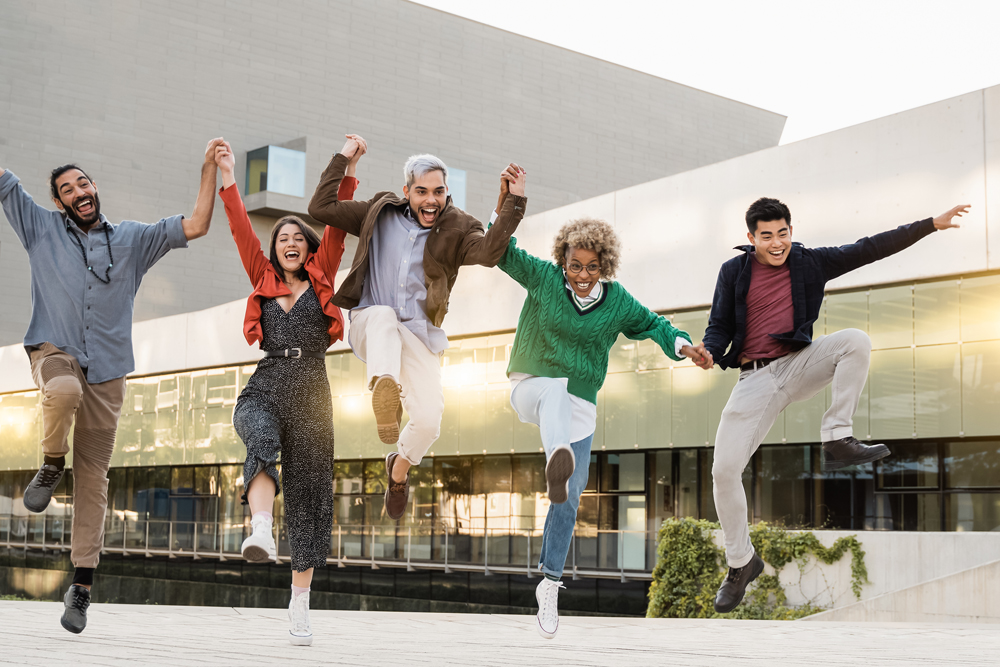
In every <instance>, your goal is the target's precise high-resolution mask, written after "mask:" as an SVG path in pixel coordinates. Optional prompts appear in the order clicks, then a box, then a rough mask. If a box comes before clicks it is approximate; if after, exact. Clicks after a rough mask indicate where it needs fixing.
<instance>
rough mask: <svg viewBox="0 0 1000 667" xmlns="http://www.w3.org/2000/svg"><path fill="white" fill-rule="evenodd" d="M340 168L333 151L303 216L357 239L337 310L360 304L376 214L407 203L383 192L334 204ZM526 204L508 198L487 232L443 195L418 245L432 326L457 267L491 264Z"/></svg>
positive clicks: (343, 162)
mask: <svg viewBox="0 0 1000 667" xmlns="http://www.w3.org/2000/svg"><path fill="white" fill-rule="evenodd" d="M346 170H347V158H346V157H344V156H343V155H341V154H340V153H337V154H336V155H334V156H333V160H331V161H330V164H329V166H327V168H326V171H324V172H323V176H322V177H321V178H320V181H319V185H317V186H316V192H315V193H314V194H313V197H312V200H311V201H310V202H309V215H311V216H312V217H313V218H315V219H316V220H318V221H319V222H322V223H323V224H326V225H330V226H331V227H336V228H337V229H342V230H344V231H345V232H347V233H348V234H354V235H355V236H357V237H358V251H357V253H356V254H355V255H354V261H353V262H352V263H351V272H350V273H349V274H348V275H347V278H345V279H344V282H343V284H342V285H341V286H340V288H339V289H338V290H337V293H336V295H335V296H334V297H333V303H335V304H336V305H338V306H340V307H341V308H354V307H355V306H357V305H358V302H359V301H360V300H361V294H362V291H363V289H364V284H365V276H366V275H367V274H368V246H369V245H370V244H371V238H372V233H373V232H374V230H375V223H376V222H377V221H378V217H379V214H381V212H382V209H383V208H385V207H386V206H395V207H397V208H401V207H404V206H409V205H410V204H409V201H407V200H406V199H405V198H403V197H398V196H396V195H395V194H394V193H392V192H387V191H384V192H379V193H377V194H376V195H375V196H374V197H372V198H371V199H369V200H368V201H364V200H360V201H339V200H338V199H337V192H338V191H339V189H340V181H341V180H342V179H343V178H344V172H345V171H346ZM527 201H528V200H527V198H525V197H519V196H516V195H509V196H508V197H507V199H506V200H505V201H504V204H503V208H502V209H501V210H500V211H499V214H500V217H498V218H497V221H496V222H495V223H494V224H493V226H492V227H491V228H490V231H489V233H487V232H486V230H485V229H484V228H483V223H481V222H479V221H478V220H476V219H475V218H474V217H472V216H471V215H469V214H468V213H466V212H465V211H463V210H462V209H460V208H458V207H457V206H455V205H454V204H452V202H451V197H450V196H449V197H448V201H447V202H446V203H445V205H444V210H442V211H441V213H440V215H439V216H438V219H437V220H436V221H435V222H434V226H433V227H431V234H430V236H429V237H428V239H427V244H426V245H425V246H424V280H425V281H426V285H427V301H426V308H427V316H428V317H429V318H430V319H431V322H433V324H434V326H436V327H440V326H441V323H442V322H443V321H444V316H445V313H447V312H448V297H449V296H450V295H451V289H452V287H454V285H455V279H456V278H457V277H458V269H459V267H462V266H465V265H469V264H481V265H483V266H496V265H497V262H499V261H500V258H501V257H502V256H503V254H504V252H506V250H507V244H508V243H509V242H510V237H511V235H513V233H514V230H515V229H517V225H518V223H519V222H521V218H522V217H524V206H525V203H526V202H527Z"/></svg>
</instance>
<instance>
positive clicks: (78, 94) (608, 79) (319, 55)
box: [0, 0, 785, 345]
mask: <svg viewBox="0 0 1000 667" xmlns="http://www.w3.org/2000/svg"><path fill="white" fill-rule="evenodd" d="M0 63H2V65H0V166H3V167H4V168H7V169H10V170H12V171H13V172H14V173H16V174H17V175H18V176H19V177H20V178H21V179H22V183H23V184H24V185H25V187H26V188H27V189H28V191H29V192H30V193H31V194H32V195H33V196H34V197H35V198H36V200H37V201H40V202H45V203H46V205H49V206H51V202H50V201H49V196H48V184H47V175H48V173H49V171H50V170H51V169H52V168H53V167H55V166H57V165H60V164H64V163H66V162H77V163H79V164H80V165H81V166H82V167H83V168H84V169H86V170H87V171H88V172H89V173H90V174H91V175H92V176H93V178H94V179H95V181H96V182H97V184H98V186H99V188H100V192H101V199H102V205H103V211H104V212H105V213H106V214H107V215H108V217H109V218H110V219H112V220H113V221H118V220H121V219H135V220H143V221H148V222H153V221H155V220H157V219H159V218H161V217H163V216H166V215H172V214H176V213H184V214H190V212H191V209H192V207H193V204H194V199H195V195H196V193H197V186H198V174H199V164H200V162H201V160H202V155H203V150H204V147H205V144H206V142H207V141H208V140H209V139H211V138H212V137H215V136H224V137H226V138H227V139H228V140H229V141H231V142H232V144H233V147H234V150H235V151H236V152H237V160H238V164H239V167H240V169H243V168H245V164H246V153H247V152H248V151H252V150H254V149H258V148H261V147H263V146H267V145H282V144H284V145H286V146H294V147H297V148H300V149H302V148H304V150H305V153H306V165H305V199H304V200H303V199H300V200H299V201H298V203H297V204H295V203H294V202H293V204H292V205H289V206H286V207H285V208H286V210H302V211H304V210H305V200H307V199H308V196H309V195H310V194H311V191H312V188H313V187H314V185H315V183H316V181H317V180H318V177H319V174H320V172H321V171H322V169H323V167H324V166H325V164H326V162H327V160H328V159H329V157H330V156H331V155H332V154H333V153H334V152H335V151H336V150H337V149H338V148H339V147H340V146H341V145H342V141H343V134H344V133H345V132H356V133H358V134H361V135H362V136H364V137H365V138H366V139H367V140H368V143H369V147H370V153H369V155H368V156H366V157H365V158H364V160H363V161H362V163H361V166H360V169H359V178H360V180H361V187H360V189H359V191H358V196H359V197H365V196H370V195H372V194H373V193H374V192H375V191H376V190H378V189H386V188H393V189H399V188H401V186H402V174H401V167H402V164H403V162H404V160H405V159H406V158H407V157H408V156H409V155H411V154H414V153H418V152H433V153H435V154H437V155H439V156H440V157H441V158H442V159H444V160H445V162H447V163H448V165H449V166H450V167H451V168H453V169H456V170H462V171H463V172H464V176H465V208H466V209H468V210H469V211H470V212H472V213H474V214H477V215H478V216H480V217H483V218H485V217H487V216H488V215H489V211H490V210H491V209H492V206H493V203H494V201H495V197H496V187H497V180H498V179H497V176H498V174H499V172H500V170H501V168H502V167H503V166H504V165H506V163H507V162H509V161H517V162H519V163H521V164H522V165H524V166H525V167H526V169H527V170H528V172H529V176H530V179H531V180H530V184H529V189H530V190H529V196H530V204H529V206H530V210H529V213H535V212H539V211H543V210H546V209H549V208H553V207H557V206H561V205H564V204H567V203H571V202H574V201H578V200H582V199H587V198H590V197H593V196H595V195H599V194H603V193H606V192H611V191H614V190H617V189H621V188H623V187H628V186H631V185H636V184H639V183H643V182H646V181H649V180H651V179H655V178H658V177H663V176H667V175H670V174H675V173H679V172H683V171H687V170H690V169H693V168H696V167H699V166H703V165H707V164H711V163H714V162H718V161H720V160H725V159H728V158H731V157H735V156H738V155H743V154H746V153H749V152H753V151H756V150H759V149H762V148H766V147H770V146H775V145H777V143H778V140H779V138H780V135H781V131H782V128H783V125H784V120H785V119H784V117H783V116H780V115H778V114H775V113H771V112H768V111H764V110H761V109H757V108H754V107H751V106H748V105H745V104H741V103H739V102H735V101H733V100H728V99H725V98H721V97H718V96H715V95H711V94H709V93H705V92H702V91H699V90H696V89H693V88H689V87H686V86H683V85H680V84H676V83H673V82H671V81H666V80H663V79H659V78H656V77H653V76H649V75H647V74H643V73H640V72H637V71H634V70H630V69H628V68H624V67H620V66H617V65H613V64H611V63H607V62H604V61H601V60H597V59H594V58H590V57H588V56H584V55H581V54H579V53H574V52H571V51H567V50H565V49H561V48H558V47H555V46H552V45H549V44H545V43H542V42H538V41H535V40H531V39H528V38H525V37H522V36H519V35H516V34H512V33H508V32H505V31H502V30H498V29H496V28H492V27H489V26H486V25H482V24H479V23H476V22H473V21H469V20H466V19H463V18H460V17H457V16H453V15H450V14H447V13H443V12H439V11H437V10H433V9H430V8H427V7H424V6H421V5H416V4H412V3H409V2H405V1H403V0H332V1H330V2H324V3H317V2H282V3H270V2H263V1H255V2H241V3H223V2H214V1H213V2H195V1H194V0H176V1H174V2H171V3H169V4H161V3H152V2H142V3H116V2H111V1H110V0H102V1H100V2H94V3H87V4H86V5H78V4H73V3H69V2H62V1H60V2H46V3H43V4H31V3H5V6H4V9H3V20H2V21H0ZM239 178H240V183H241V189H242V185H243V183H244V180H243V175H242V174H240V175H239ZM453 189H454V186H453ZM261 210H262V211H263V213H262V214H261V215H258V216H256V219H255V222H257V223H258V231H259V232H260V233H261V234H262V235H264V234H266V231H267V228H268V227H269V225H270V223H271V222H272V220H273V217H269V216H268V215H265V214H264V213H267V212H272V213H273V211H270V209H266V208H263V209H261ZM348 252H350V250H349V251H348ZM0 280H2V281H3V284H4V286H5V289H4V290H2V291H0V312H2V313H3V317H2V318H0V345H5V344H13V343H17V342H19V341H20V340H21V338H22V336H23V335H24V331H25V329H26V328H27V322H28V318H29V315H30V308H31V304H30V297H29V290H28V284H29V283H28V280H29V279H28V258H27V256H26V254H25V253H24V250H23V249H22V248H21V247H20V244H19V243H18V242H17V239H16V237H15V236H14V234H13V232H12V230H11V229H10V227H9V226H8V225H7V224H6V223H4V224H2V225H0ZM247 292H248V284H247V281H246V277H245V275H244V274H243V270H242V267H241V265H240V262H239V259H238V256H237V253H236V248H235V246H234V244H233V242H232V239H231V238H230V235H229V231H228V229H227V227H226V221H225V216H224V214H223V211H222V207H221V205H218V206H217V208H216V215H215V219H214V224H213V228H212V231H211V232H210V233H209V235H208V236H207V237H205V238H202V239H199V240H198V241H196V242H193V243H192V244H191V247H190V248H189V249H187V250H184V251H178V252H173V253H170V254H169V255H168V256H167V257H166V258H165V259H163V260H162V261H161V262H160V264H159V265H157V266H156V267H155V268H154V269H153V270H152V271H151V272H150V274H149V275H147V276H146V278H145V280H144V283H143V286H142V289H141V290H140V293H139V295H138V297H137V299H136V320H137V321H138V320H145V319H150V318H154V317H162V316H166V315H172V314H177V313H182V312H189V311H193V310H199V309H202V308H207V307H210V306H214V305H218V304H221V303H225V302H228V301H232V300H235V299H239V298H242V297H245V296H246V294H247Z"/></svg>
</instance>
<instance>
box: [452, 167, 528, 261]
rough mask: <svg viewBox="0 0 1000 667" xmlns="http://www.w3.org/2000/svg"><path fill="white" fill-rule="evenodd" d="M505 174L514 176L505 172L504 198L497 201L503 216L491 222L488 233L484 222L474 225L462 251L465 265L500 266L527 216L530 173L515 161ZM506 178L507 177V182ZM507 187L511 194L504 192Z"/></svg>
mask: <svg viewBox="0 0 1000 667" xmlns="http://www.w3.org/2000/svg"><path fill="white" fill-rule="evenodd" d="M504 174H510V175H509V176H504V175H503V174H502V175H501V184H500V199H499V200H498V202H497V203H498V208H497V213H499V217H498V218H497V219H496V222H495V223H493V224H491V225H490V229H489V231H488V232H487V231H485V230H484V229H483V227H482V225H481V224H476V225H473V227H472V228H471V229H470V230H469V231H468V233H467V234H466V235H465V239H463V241H462V247H461V249H460V250H459V253H460V254H459V257H460V259H461V264H463V265H468V264H480V265H482V266H496V265H497V262H499V261H500V258H501V257H502V256H503V255H504V253H505V252H506V251H507V247H508V244H509V243H510V238H511V236H513V234H514V230H516V229H517V226H518V224H520V222H521V219H522V218H523V217H524V208H525V205H526V204H527V202H528V200H527V198H526V197H525V196H524V187H525V179H526V177H527V174H526V172H525V171H524V169H522V168H521V167H520V166H518V165H516V164H514V163H513V162H512V163H511V164H510V165H509V166H508V167H507V169H505V170H504ZM504 180H507V184H506V185H505V184H504ZM505 188H507V189H508V190H509V194H507V195H505V194H504V189H505Z"/></svg>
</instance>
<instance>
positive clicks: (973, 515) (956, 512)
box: [944, 493, 1000, 532]
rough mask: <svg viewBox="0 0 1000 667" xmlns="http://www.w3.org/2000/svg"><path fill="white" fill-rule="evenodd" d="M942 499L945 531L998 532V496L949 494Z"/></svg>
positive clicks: (999, 516)
mask: <svg viewBox="0 0 1000 667" xmlns="http://www.w3.org/2000/svg"><path fill="white" fill-rule="evenodd" d="M944 498H945V522H946V523H945V530H954V531H959V532H968V531H974V530H976V531H979V530H984V531H985V530H989V531H994V530H1000V495H997V494H988V493H949V494H946V495H945V497H944Z"/></svg>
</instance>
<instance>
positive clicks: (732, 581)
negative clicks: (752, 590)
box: [715, 554, 764, 614]
mask: <svg viewBox="0 0 1000 667" xmlns="http://www.w3.org/2000/svg"><path fill="white" fill-rule="evenodd" d="M763 571H764V561H763V560H761V558H760V556H758V555H757V554H754V555H753V560H752V561H750V562H749V563H747V564H746V565H744V566H743V567H731V568H729V574H727V575H726V580H725V581H723V582H722V585H721V586H719V592H718V593H716V594H715V611H717V612H719V613H720V614H725V613H727V612H730V611H732V610H733V609H736V606H737V605H738V604H739V603H740V602H743V596H744V595H745V594H746V592H747V586H749V585H750V582H751V581H753V580H754V579H756V578H757V577H759V576H760V573H761V572H763Z"/></svg>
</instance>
